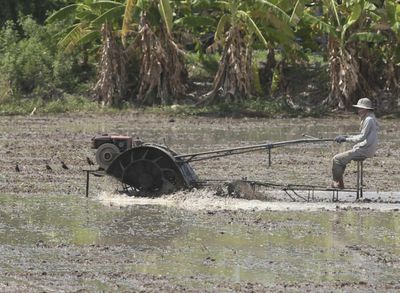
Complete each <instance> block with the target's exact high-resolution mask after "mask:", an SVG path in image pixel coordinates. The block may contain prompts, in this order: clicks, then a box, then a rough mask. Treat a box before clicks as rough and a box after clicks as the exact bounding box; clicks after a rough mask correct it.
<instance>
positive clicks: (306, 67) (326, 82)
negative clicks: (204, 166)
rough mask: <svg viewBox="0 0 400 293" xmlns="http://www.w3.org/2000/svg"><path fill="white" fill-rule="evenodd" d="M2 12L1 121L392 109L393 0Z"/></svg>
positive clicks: (56, 5)
mask: <svg viewBox="0 0 400 293" xmlns="http://www.w3.org/2000/svg"><path fill="white" fill-rule="evenodd" d="M2 6H4V7H2V10H1V12H0V25H1V28H0V111H1V113H8V114H17V113H25V114H28V113H30V112H31V111H32V109H34V108H35V107H36V109H37V111H38V112H44V113H47V112H68V111H104V109H105V108H110V109H127V108H128V109H129V108H131V109H137V108H141V107H148V106H150V107H153V108H152V109H151V110H150V111H166V112H167V113H168V111H170V109H171V107H170V105H174V107H175V110H174V112H175V113H176V112H178V113H181V114H183V115H189V114H190V115H201V114H208V113H214V114H221V115H222V114H227V113H231V114H232V115H236V114H237V115H239V113H240V115H261V116H279V115H289V116H291V115H304V114H305V115H316V114H323V113H325V112H326V111H327V110H329V109H333V108H339V109H345V110H349V109H351V105H352V104H354V103H355V102H356V101H357V100H358V99H359V98H360V97H369V98H371V99H373V101H374V102H375V104H376V105H377V106H378V111H381V112H385V113H390V112H391V113H394V112H396V111H397V110H398V94H399V93H400V53H399V50H398V47H399V42H400V4H399V3H397V2H396V1H395V0H388V1H384V2H380V1H374V0H371V1H366V0H352V1H330V0H323V1H319V2H312V1H307V0H283V1H277V0H250V1H239V0H228V1H208V0H189V1H168V0H138V1H136V0H114V1H113V0H112V1H108V0H107V1H106V0H94V1H88V0H58V1H39V0H34V1H28V2H27V1H22V0H16V1H8V0H7V1H5V3H4V4H2ZM82 97H85V98H82ZM176 105H179V107H178V108H179V111H176V109H177V107H176Z"/></svg>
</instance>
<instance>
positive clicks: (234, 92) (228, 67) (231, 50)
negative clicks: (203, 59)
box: [199, 27, 253, 104]
mask: <svg viewBox="0 0 400 293" xmlns="http://www.w3.org/2000/svg"><path fill="white" fill-rule="evenodd" d="M251 63H252V51H251V46H249V44H247V43H246V42H245V40H244V38H243V34H242V32H241V31H240V29H239V27H232V28H231V29H230V30H229V32H228V36H227V38H226V41H225V47H224V50H223V52H222V56H221V61H220V65H219V68H218V71H217V74H216V76H215V78H214V83H213V89H212V90H211V91H210V92H209V93H207V94H205V95H204V96H203V97H202V100H201V101H200V102H199V104H203V103H207V104H212V103H215V102H235V101H243V100H244V99H246V98H247V97H249V96H250V95H251V84H252V75H253V73H252V70H251Z"/></svg>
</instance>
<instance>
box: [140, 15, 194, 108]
mask: <svg viewBox="0 0 400 293" xmlns="http://www.w3.org/2000/svg"><path fill="white" fill-rule="evenodd" d="M139 34H140V35H141V41H140V45H139V46H140V49H141V52H142V56H141V64H140V78H141V80H140V86H139V92H138V95H137V100H138V101H139V102H140V103H141V104H148V105H153V104H162V105H166V104H170V103H171V102H172V101H173V100H175V99H178V98H180V97H182V96H184V95H185V92H186V81H187V76H188V74H187V71H186V68H185V65H184V60H183V56H184V53H183V52H182V51H181V50H180V49H179V48H178V47H177V45H176V44H175V43H174V41H173V40H172V38H171V36H170V35H169V34H168V32H167V31H166V30H165V28H164V26H163V25H161V28H160V36H159V37H157V36H156V34H155V33H154V32H153V31H152V29H151V27H150V25H149V24H148V22H147V19H146V16H145V15H144V16H142V18H141V20H140V28H139Z"/></svg>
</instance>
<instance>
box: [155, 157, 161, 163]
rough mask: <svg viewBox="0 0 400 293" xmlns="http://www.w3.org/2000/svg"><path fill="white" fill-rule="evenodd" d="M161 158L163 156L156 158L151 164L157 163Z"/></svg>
mask: <svg viewBox="0 0 400 293" xmlns="http://www.w3.org/2000/svg"><path fill="white" fill-rule="evenodd" d="M162 158H163V156H160V157H158V158H155V159H154V160H153V163H157V162H158V161H159V160H161V159H162Z"/></svg>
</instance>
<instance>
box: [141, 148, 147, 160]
mask: <svg viewBox="0 0 400 293" xmlns="http://www.w3.org/2000/svg"><path fill="white" fill-rule="evenodd" d="M148 152H149V150H146V151H145V152H144V154H143V156H142V159H145V158H146V156H147V153H148Z"/></svg>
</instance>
